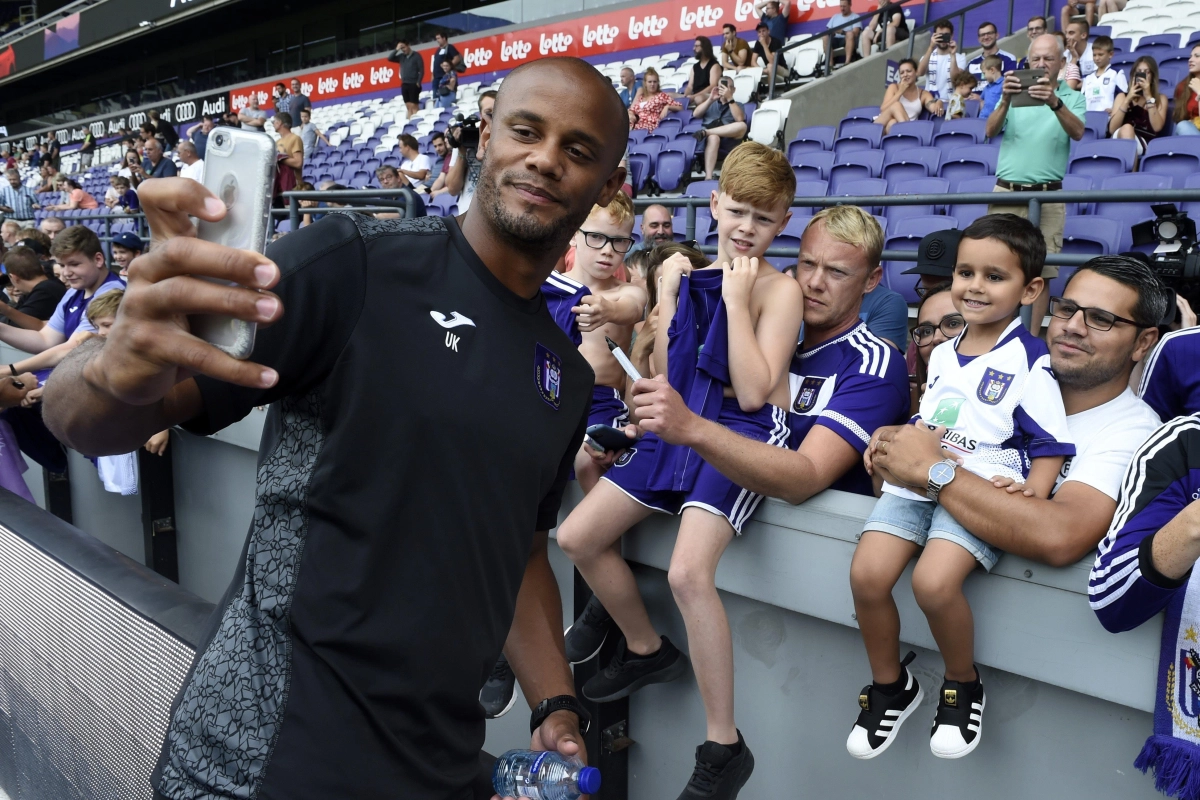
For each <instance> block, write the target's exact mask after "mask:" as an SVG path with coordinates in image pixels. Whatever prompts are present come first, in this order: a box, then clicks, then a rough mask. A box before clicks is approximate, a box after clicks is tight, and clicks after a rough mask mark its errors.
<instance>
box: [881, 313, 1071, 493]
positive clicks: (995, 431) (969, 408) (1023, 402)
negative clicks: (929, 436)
mask: <svg viewBox="0 0 1200 800" xmlns="http://www.w3.org/2000/svg"><path fill="white" fill-rule="evenodd" d="M961 338H962V334H960V335H959V336H958V337H956V338H954V339H952V340H950V341H948V342H944V343H942V344H940V345H938V346H937V347H935V348H934V349H933V353H931V354H930V356H929V383H928V384H926V389H925V394H924V396H923V397H922V398H921V408H920V411H919V413H918V414H917V418H918V419H920V420H923V421H924V422H926V423H928V424H930V425H944V426H946V433H945V435H944V436H943V437H942V446H943V447H945V448H946V449H947V450H949V451H950V453H952V454H953V455H954V456H955V457H957V458H961V459H962V460H963V467H964V468H965V469H967V470H970V471H971V472H973V473H975V474H976V475H978V476H980V477H981V478H984V479H989V480H990V479H991V478H992V477H993V476H995V475H1000V476H1002V477H1005V478H1012V479H1013V480H1017V481H1021V482H1022V483H1023V482H1024V481H1025V479H1026V478H1027V477H1028V476H1029V468H1030V459H1034V458H1042V457H1048V458H1052V457H1054V456H1071V455H1074V453H1075V448H1074V447H1073V446H1072V444H1071V434H1070V431H1069V430H1068V428H1067V413H1066V411H1065V410H1063V401H1062V393H1061V392H1059V389H1058V381H1056V380H1055V379H1054V375H1053V373H1052V372H1051V371H1050V352H1049V350H1048V349H1047V348H1046V343H1045V342H1043V341H1042V340H1041V339H1038V338H1036V337H1034V336H1033V335H1032V334H1030V333H1029V331H1028V330H1027V329H1026V328H1025V326H1024V325H1022V324H1021V320H1020V319H1015V320H1013V322H1012V324H1010V325H1009V326H1008V328H1006V329H1005V330H1004V333H1002V334H1001V335H1000V338H999V339H998V340H997V342H996V345H995V346H994V347H993V348H992V349H991V350H989V351H988V352H987V353H984V354H983V355H981V356H973V357H971V356H961V355H959V353H958V350H957V347H958V343H959V341H960V340H961ZM883 490H884V491H885V492H887V493H889V494H894V495H898V496H900V497H906V498H908V499H910V500H922V501H924V500H925V499H926V498H924V497H921V496H920V495H918V494H916V493H915V492H911V491H909V490H908V489H904V488H901V487H899V486H893V485H892V484H890V483H885V484H884V485H883Z"/></svg>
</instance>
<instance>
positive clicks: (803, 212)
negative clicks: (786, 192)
mask: <svg viewBox="0 0 1200 800" xmlns="http://www.w3.org/2000/svg"><path fill="white" fill-rule="evenodd" d="M828 192H829V181H819V180H801V181H796V197H824V196H825V195H826V194H827V193H828ZM813 212H814V209H813V207H812V206H794V207H793V208H792V219H796V218H797V217H811V216H812V215H813ZM805 224H807V223H805Z"/></svg>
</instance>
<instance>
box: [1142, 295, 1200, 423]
mask: <svg viewBox="0 0 1200 800" xmlns="http://www.w3.org/2000/svg"><path fill="white" fill-rule="evenodd" d="M1173 311H1174V309H1172V312H1173ZM1138 394H1139V395H1141V398H1142V399H1143V400H1145V401H1146V402H1147V403H1148V404H1149V405H1150V407H1151V408H1153V409H1154V411H1155V413H1157V414H1158V416H1159V418H1160V419H1162V420H1163V422H1169V421H1170V420H1172V419H1174V418H1175V417H1181V416H1185V415H1187V414H1195V413H1197V412H1200V328H1197V327H1194V326H1193V327H1191V328H1182V329H1180V330H1177V331H1171V332H1170V333H1168V334H1167V335H1166V336H1164V337H1163V338H1162V341H1161V342H1159V343H1158V346H1157V347H1156V348H1154V352H1153V353H1151V354H1150V357H1149V358H1148V359H1146V369H1145V371H1144V372H1143V373H1142V380H1141V385H1140V387H1139V389H1138Z"/></svg>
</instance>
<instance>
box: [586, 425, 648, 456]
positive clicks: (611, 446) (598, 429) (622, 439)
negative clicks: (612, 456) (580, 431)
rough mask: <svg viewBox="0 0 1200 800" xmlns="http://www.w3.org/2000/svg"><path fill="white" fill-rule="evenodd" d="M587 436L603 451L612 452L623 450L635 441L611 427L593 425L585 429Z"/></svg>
mask: <svg viewBox="0 0 1200 800" xmlns="http://www.w3.org/2000/svg"><path fill="white" fill-rule="evenodd" d="M587 436H588V437H589V438H590V439H591V440H592V441H594V442H595V443H596V444H598V445H600V447H602V448H603V449H605V450H612V451H617V450H625V449H626V448H628V447H631V446H632V445H633V444H634V442H636V441H637V440H636V439H630V438H629V437H628V436H626V435H625V432H624V431H622V430H618V429H617V428H614V427H612V426H611V425H593V426H591V427H590V428H588V429H587Z"/></svg>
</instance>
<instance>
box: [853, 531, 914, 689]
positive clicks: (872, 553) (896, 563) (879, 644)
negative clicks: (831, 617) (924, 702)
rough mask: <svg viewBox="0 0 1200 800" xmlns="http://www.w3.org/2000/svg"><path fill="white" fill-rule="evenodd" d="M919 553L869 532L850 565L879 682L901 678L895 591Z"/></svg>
mask: <svg viewBox="0 0 1200 800" xmlns="http://www.w3.org/2000/svg"><path fill="white" fill-rule="evenodd" d="M920 550H921V548H920V546H919V545H917V544H916V543H915V542H910V541H908V540H907V539H901V538H900V537H899V536H893V535H891V534H890V533H882V532H880V531H866V532H865V533H863V535H862V538H861V539H860V540H859V542H858V547H857V549H855V551H854V560H853V561H851V562H850V590H851V592H853V594H854V612H855V616H856V617H857V618H858V628H859V631H860V632H861V633H862V637H863V644H864V645H865V646H866V648H867V659H868V660H869V661H870V662H871V678H872V680H874V681H875V682H876V683H881V684H885V683H895V682H896V681H897V680H899V679H900V612H899V611H898V610H897V609H896V601H895V600H894V599H893V598H892V589H893V588H894V587H895V586H896V581H898V580H900V575H901V574H902V573H903V572H904V568H905V567H907V566H908V562H909V561H911V560H912V558H913V556H915V555H917V553H918V552H920Z"/></svg>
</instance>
